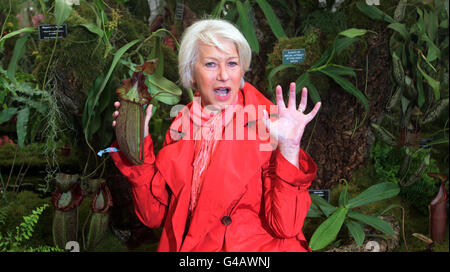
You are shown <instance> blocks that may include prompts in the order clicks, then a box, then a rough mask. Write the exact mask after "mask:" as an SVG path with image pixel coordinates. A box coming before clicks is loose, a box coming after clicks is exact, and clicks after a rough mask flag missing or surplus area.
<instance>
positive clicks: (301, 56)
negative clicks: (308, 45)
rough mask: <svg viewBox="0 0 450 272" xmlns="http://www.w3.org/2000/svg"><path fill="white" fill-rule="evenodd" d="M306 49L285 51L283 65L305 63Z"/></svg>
mask: <svg viewBox="0 0 450 272" xmlns="http://www.w3.org/2000/svg"><path fill="white" fill-rule="evenodd" d="M305 56H306V53H305V48H301V49H285V50H283V64H292V63H302V62H303V61H305Z"/></svg>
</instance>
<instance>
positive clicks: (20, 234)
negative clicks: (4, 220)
mask: <svg viewBox="0 0 450 272" xmlns="http://www.w3.org/2000/svg"><path fill="white" fill-rule="evenodd" d="M48 206H49V205H48V204H44V205H42V206H41V207H37V208H36V209H34V210H33V211H32V213H31V214H30V215H28V216H24V217H23V222H22V223H20V224H19V225H18V226H16V227H15V229H14V231H7V232H6V233H0V251H3V252H4V251H9V252H18V251H22V252H52V251H57V252H61V251H63V250H61V249H59V248H56V247H52V246H47V245H39V246H37V247H30V246H28V245H26V244H25V243H26V242H27V241H28V240H30V239H31V237H32V235H33V232H34V230H35V226H36V224H37V223H38V220H39V217H40V215H41V214H42V212H43V211H44V209H46V208H47V207H48Z"/></svg>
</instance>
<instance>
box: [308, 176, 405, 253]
mask: <svg viewBox="0 0 450 272" xmlns="http://www.w3.org/2000/svg"><path fill="white" fill-rule="evenodd" d="M344 181H345V180H344ZM399 192H400V188H399V187H398V185H397V184H395V183H393V182H383V183H379V184H376V185H373V186H371V187H369V188H367V189H366V190H364V191H363V192H361V193H360V194H359V195H357V196H355V197H353V198H349V194H348V184H347V183H346V186H345V189H344V190H343V191H342V192H341V194H340V196H339V204H338V206H337V207H335V206H333V205H331V204H330V203H328V202H327V201H326V200H324V199H323V198H322V197H320V196H317V195H315V194H311V207H310V209H309V211H308V215H307V217H310V218H314V217H322V216H325V217H327V219H326V220H325V221H324V222H322V224H320V225H319V227H318V228H317V229H316V230H315V231H314V233H313V235H312V237H311V239H310V241H309V246H310V248H311V250H313V251H316V250H321V249H323V248H325V247H326V246H328V245H329V244H330V243H332V242H333V241H334V240H335V239H336V237H337V235H338V234H339V232H340V231H341V228H342V226H343V225H345V226H346V227H347V229H348V231H349V233H350V234H351V236H352V237H353V239H355V241H356V243H357V244H358V246H361V245H362V244H363V242H364V239H365V233H364V231H363V227H364V225H369V226H371V227H373V228H375V229H377V230H380V231H381V232H383V233H385V234H387V235H390V236H392V235H394V230H393V229H392V227H391V226H390V225H389V224H388V223H387V222H386V221H384V220H382V219H380V218H378V217H376V216H373V215H367V214H363V213H360V212H356V211H354V210H353V209H354V208H356V207H360V206H363V205H367V204H370V203H373V202H376V201H380V200H383V199H388V198H391V197H394V196H396V195H397V194H398V193H399Z"/></svg>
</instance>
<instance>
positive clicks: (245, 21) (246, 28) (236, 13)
mask: <svg viewBox="0 0 450 272" xmlns="http://www.w3.org/2000/svg"><path fill="white" fill-rule="evenodd" d="M253 6H258V7H259V8H260V9H261V10H262V12H263V13H264V16H265V17H266V20H267V23H268V24H269V26H270V29H271V30H272V33H273V34H274V35H275V37H276V38H277V39H281V38H283V37H286V33H285V32H284V29H283V27H282V26H281V23H280V21H279V19H278V17H277V16H276V15H275V12H274V11H273V9H272V7H271V6H270V4H269V3H268V2H267V1H266V0H253V1H251V0H245V2H241V1H240V0H233V1H230V0H221V1H220V2H219V3H218V4H217V6H216V7H215V8H214V10H213V11H212V13H211V16H212V17H216V18H220V17H222V15H223V14H225V15H224V19H226V20H229V21H232V22H234V21H235V22H236V24H237V27H238V28H239V29H240V30H241V32H242V33H243V34H244V36H245V38H246V39H247V41H248V43H249V44H250V47H251V48H252V51H253V52H255V53H256V54H259V42H258V38H257V35H256V32H255V24H254V22H253V21H252V16H253V14H254V8H253ZM236 17H237V18H236Z"/></svg>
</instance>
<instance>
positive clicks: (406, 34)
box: [388, 23, 410, 41]
mask: <svg viewBox="0 0 450 272" xmlns="http://www.w3.org/2000/svg"><path fill="white" fill-rule="evenodd" d="M388 27H389V28H390V29H393V30H395V31H397V32H398V33H399V34H400V35H401V36H402V38H403V39H404V40H405V41H409V40H410V34H409V32H408V30H407V29H406V26H405V25H404V24H401V23H392V24H389V25H388Z"/></svg>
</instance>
